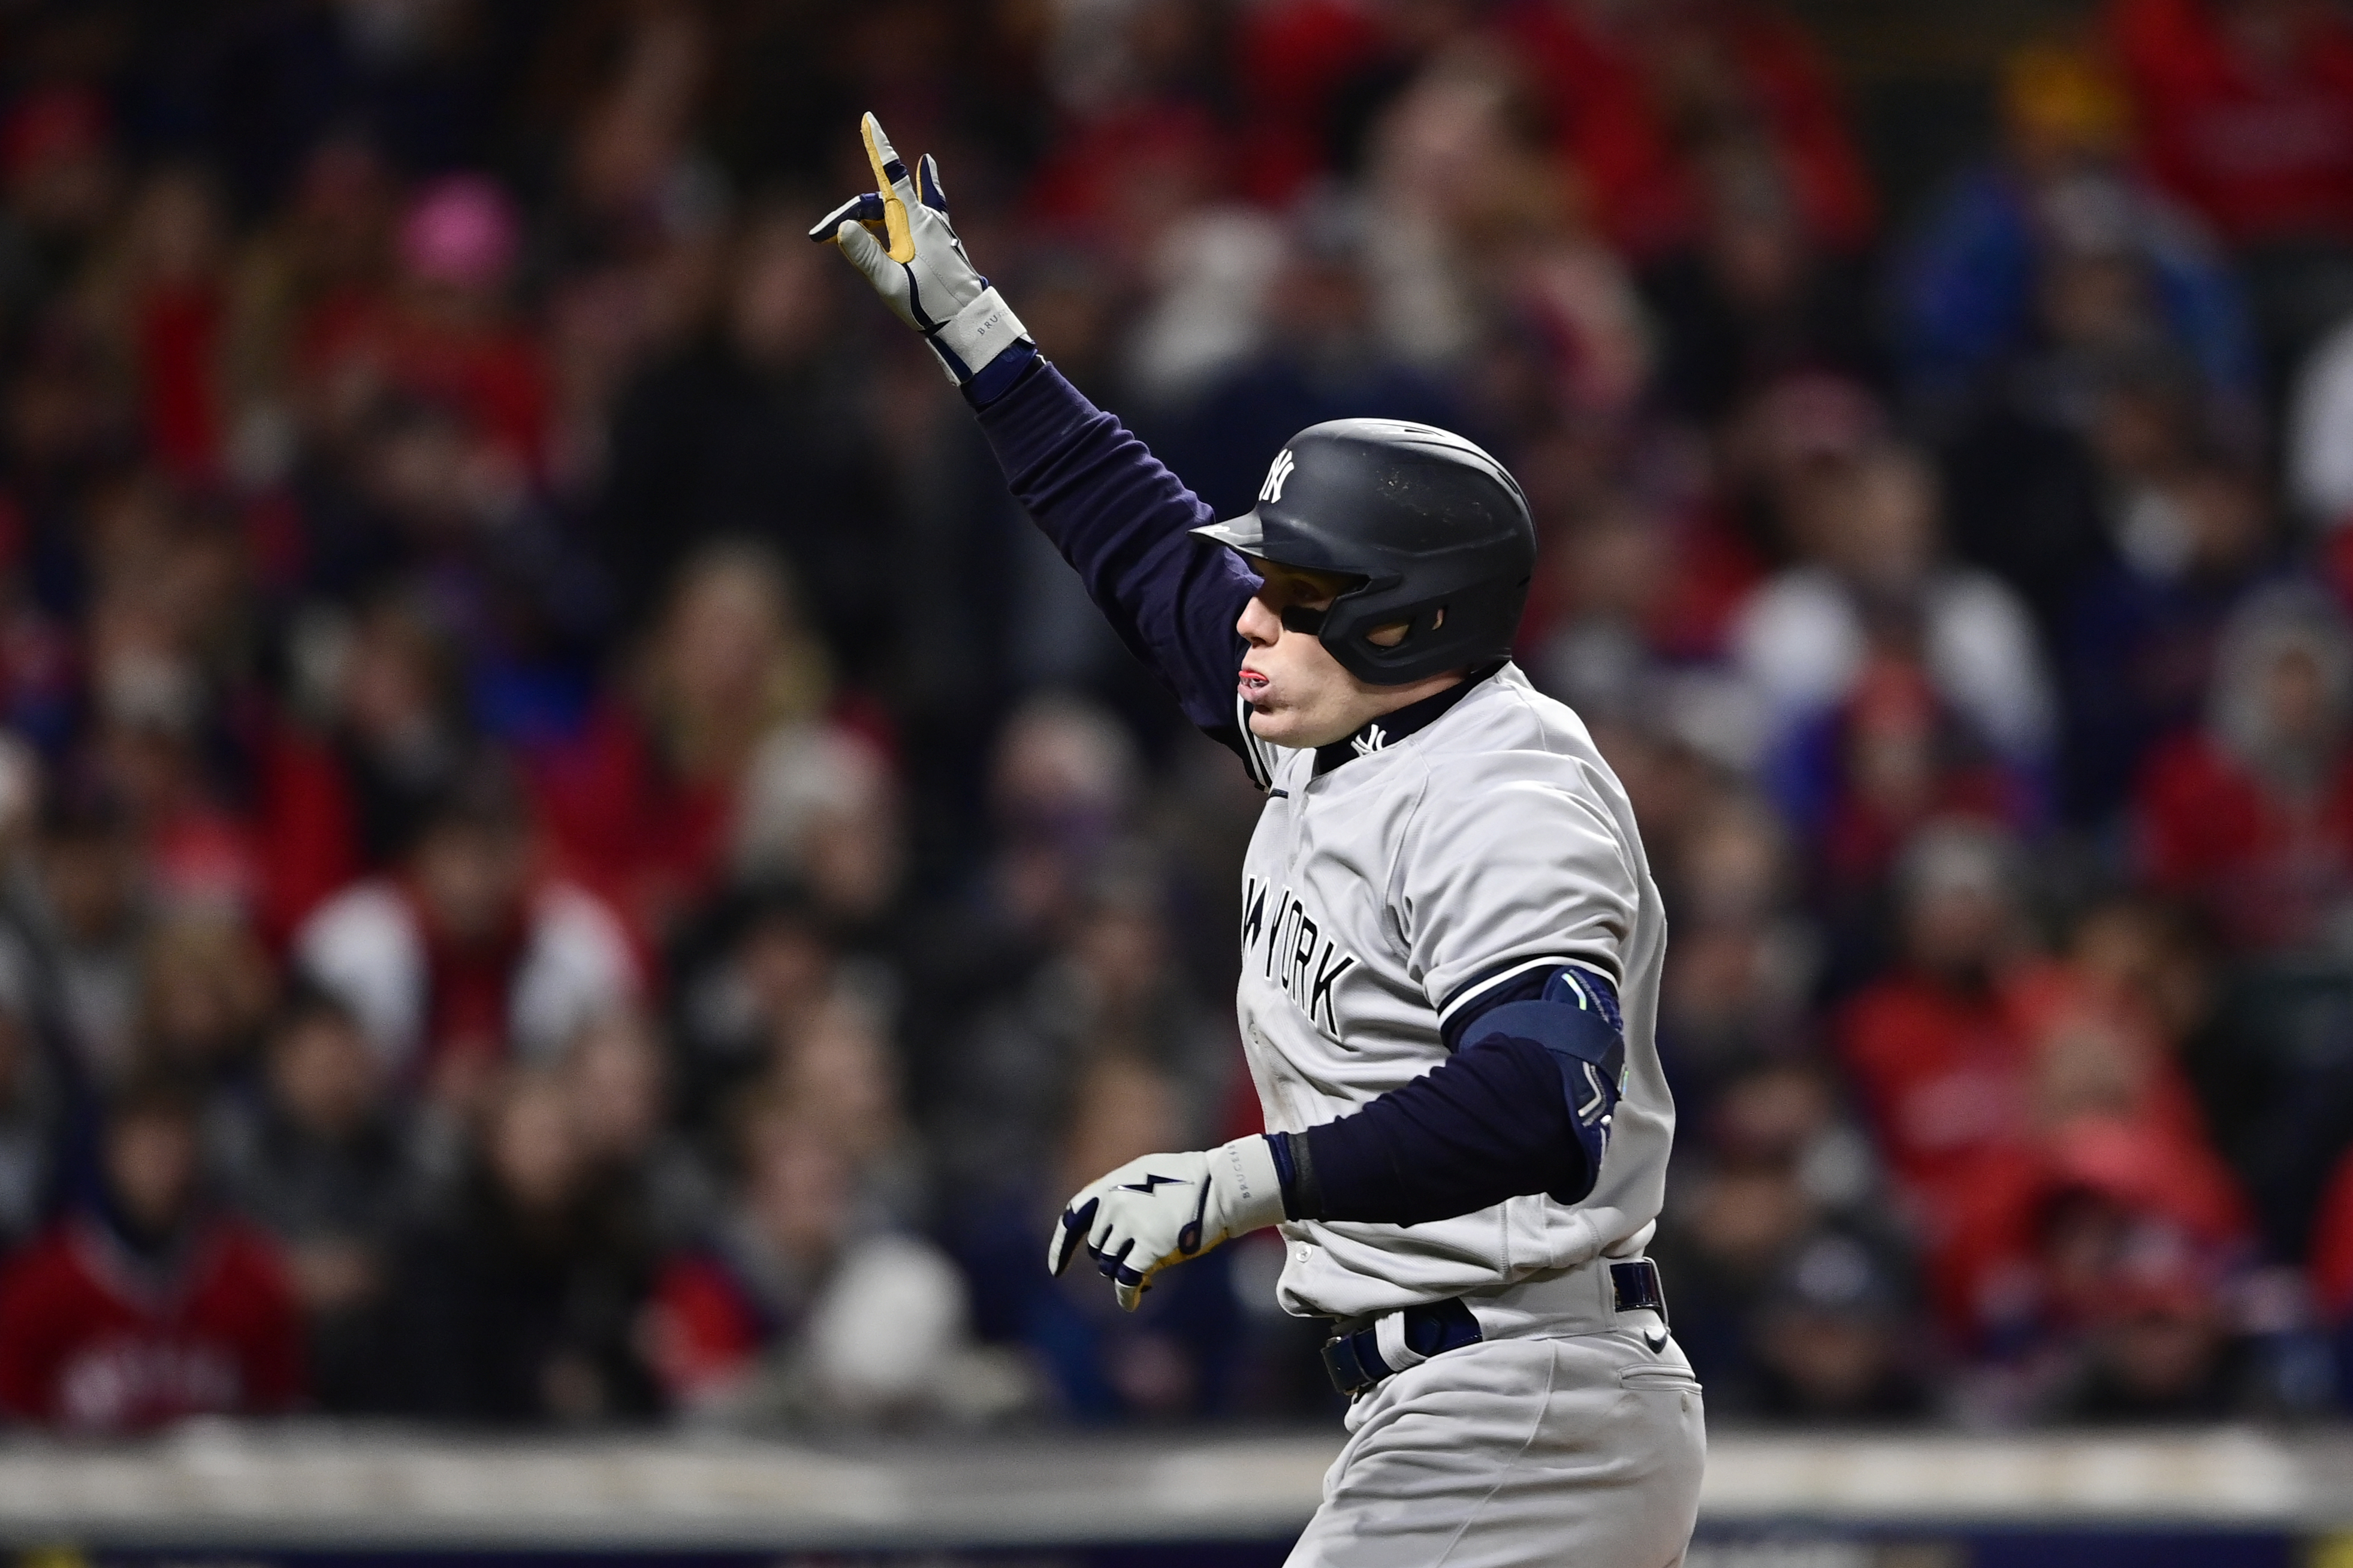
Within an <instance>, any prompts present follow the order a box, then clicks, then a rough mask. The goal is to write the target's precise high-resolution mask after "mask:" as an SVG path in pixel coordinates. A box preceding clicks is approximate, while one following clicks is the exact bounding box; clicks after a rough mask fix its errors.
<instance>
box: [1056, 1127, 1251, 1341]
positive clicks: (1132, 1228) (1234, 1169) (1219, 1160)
mask: <svg viewBox="0 0 2353 1568" xmlns="http://www.w3.org/2000/svg"><path fill="white" fill-rule="evenodd" d="M1282 1217H1283V1214H1282V1180H1281V1178H1280V1177H1279V1176H1278V1175H1277V1174H1276V1173H1275V1167H1274V1152H1273V1150H1272V1149H1271V1148H1270V1147H1269V1146H1268V1143H1267V1141H1266V1140H1265V1139H1264V1138H1263V1137H1260V1136H1256V1135H1253V1136H1251V1137H1248V1138H1237V1139H1235V1140H1234V1141H1233V1142H1230V1143H1224V1144H1220V1145H1219V1147H1217V1148H1215V1149H1208V1150H1195V1151H1193V1152H1189V1153H1184V1154H1146V1155H1145V1157H1144V1158H1143V1159H1141V1160H1130V1161H1129V1162H1128V1163H1126V1164H1124V1165H1122V1166H1121V1167H1120V1168H1119V1169H1118V1170H1116V1171H1113V1173H1111V1174H1109V1175H1107V1176H1104V1177H1103V1178H1102V1179H1101V1180H1099V1181H1096V1182H1093V1183H1092V1184H1089V1185H1087V1186H1084V1187H1082V1188H1080V1189H1079V1191H1078V1193H1077V1194H1075V1195H1074V1196H1072V1198H1071V1201H1070V1203H1069V1205H1066V1206H1065V1207H1064V1208H1063V1210H1062V1218H1061V1222H1060V1224H1058V1225H1057V1226H1055V1227H1054V1234H1053V1237H1052V1238H1051V1239H1050V1240H1049V1241H1048V1242H1047V1243H1046V1267H1047V1268H1050V1269H1052V1270H1053V1271H1054V1272H1055V1273H1056V1274H1060V1273H1061V1271H1062V1270H1063V1269H1065V1268H1069V1267H1070V1263H1071V1258H1072V1257H1073V1256H1074V1255H1075V1254H1076V1253H1077V1252H1078V1250H1079V1247H1081V1245H1082V1244H1083V1245H1084V1246H1085V1247H1086V1249H1087V1253H1088V1255H1089V1256H1090V1257H1092V1258H1093V1259H1094V1260H1095V1267H1096V1268H1098V1269H1100V1270H1101V1271H1102V1272H1103V1274H1104V1276H1106V1277H1107V1278H1108V1279H1110V1280H1111V1282H1112V1285H1113V1289H1114V1290H1116V1292H1117V1293H1118V1296H1119V1304H1120V1305H1121V1306H1122V1307H1124V1308H1126V1309H1127V1310H1129V1311H1131V1312H1133V1311H1134V1310H1135V1308H1136V1303H1137V1302H1139V1301H1141V1300H1143V1299H1144V1293H1145V1291H1146V1290H1148V1289H1151V1288H1152V1277H1153V1275H1155V1274H1156V1273H1158V1272H1159V1271H1160V1270H1161V1269H1163V1268H1167V1267H1168V1265H1170V1264H1172V1263H1180V1262H1182V1261H1184V1260H1185V1259H1186V1258H1192V1257H1196V1256H1198V1255H1199V1254H1201V1253H1204V1252H1207V1251H1208V1250H1209V1248H1211V1247H1215V1246H1217V1245H1218V1244H1219V1242H1221V1241H1225V1240H1228V1239H1229V1238H1230V1237H1237V1236H1242V1235H1245V1234H1247V1233H1248V1232H1250V1231H1253V1230H1257V1229H1259V1228H1260V1227H1261V1226H1270V1225H1272V1224H1274V1223H1275V1222H1276V1221H1278V1220H1280V1219H1282Z"/></svg>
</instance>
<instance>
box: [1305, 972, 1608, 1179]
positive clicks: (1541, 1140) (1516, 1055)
mask: <svg viewBox="0 0 2353 1568" xmlns="http://www.w3.org/2000/svg"><path fill="white" fill-rule="evenodd" d="M1481 1002H1482V1005H1480V1006H1478V1007H1476V1008H1473V1009H1469V1010H1467V1013H1466V1016H1463V1017H1460V1018H1457V1019H1455V1020H1453V1022H1452V1024H1451V1026H1450V1027H1449V1029H1448V1031H1447V1035H1448V1039H1447V1044H1448V1045H1449V1046H1450V1047H1454V1054H1453V1055H1451V1056H1450V1057H1448V1058H1446V1060H1444V1061H1442V1062H1440V1063H1439V1065H1438V1066H1437V1067H1435V1068H1432V1069H1431V1070H1430V1071H1429V1072H1427V1073H1425V1074H1423V1075H1422V1076H1421V1077H1420V1078H1418V1079H1414V1080H1413V1081H1412V1082H1410V1083H1408V1084H1403V1085H1400V1086H1399V1087H1398V1088H1397V1089H1391V1090H1390V1091H1389V1092H1388V1093H1387V1094H1384V1095H1382V1096H1380V1097H1379V1098H1378V1099H1377V1100H1373V1101H1372V1103H1370V1104H1369V1105H1366V1107H1365V1108H1364V1109H1363V1110H1358V1111H1356V1112H1354V1113H1352V1114H1350V1115H1347V1116H1344V1117H1341V1118H1339V1119H1338V1120H1337V1121H1326V1122H1324V1123H1322V1124H1321V1125H1319V1126H1315V1127H1311V1128H1309V1129H1307V1131H1304V1132H1293V1133H1275V1134H1272V1135H1271V1137H1272V1140H1273V1142H1274V1146H1275V1165H1276V1168H1277V1169H1278V1171H1280V1172H1281V1173H1282V1177H1283V1198H1284V1209H1285V1212H1286V1214H1287V1215H1288V1217H1290V1218H1292V1219H1320V1220H1366V1221H1373V1222H1377V1223H1380V1224H1386V1225H1417V1224H1419V1223H1420V1222H1422V1221H1424V1220H1434V1219H1451V1218H1452V1217H1453V1216H1454V1215H1463V1214H1472V1213H1474V1212H1476V1211H1477V1210H1480V1209H1482V1208H1486V1207H1489V1206H1490V1205H1494V1204H1499V1203H1502V1202H1503V1201H1504V1199H1506V1198H1514V1197H1520V1196H1523V1195H1525V1194H1533V1193H1544V1194H1549V1195H1551V1196H1552V1197H1555V1198H1557V1199H1559V1200H1560V1201H1561V1202H1563V1203H1576V1202H1577V1201H1579V1200H1580V1199H1582V1198H1583V1197H1584V1196H1585V1195H1586V1194H1588V1193H1589V1192H1591V1191H1592V1190H1593V1183H1594V1179H1595V1177H1596V1176H1597V1175H1598V1174H1599V1165H1600V1158H1601V1154H1602V1152H1603V1150H1604V1149H1605V1148H1606V1147H1607V1146H1608V1142H1609V1116H1610V1115H1611V1113H1612V1112H1614V1110H1616V1107H1617V1087H1618V1073H1619V1070H1620V1068H1621V1067H1622V1065H1623V1062H1624V1043H1623V1037H1622V1024H1621V1021H1620V1016H1619V1013H1618V1006H1617V995H1616V993H1615V991H1614V990H1613V989H1612V988H1611V987H1610V985H1609V982H1608V981H1606V980H1604V979H1602V978H1601V977H1600V976H1599V975H1597V974H1594V973H1590V972H1589V971H1582V970H1579V971H1574V972H1571V971H1568V970H1567V969H1566V968H1554V969H1548V970H1544V971H1540V972H1536V973H1532V974H1529V975H1525V976H1522V977H1519V978H1518V981H1517V983H1516V984H1512V985H1509V986H1504V987H1498V988H1497V990H1496V992H1495V993H1494V994H1490V995H1487V996H1482V998H1481ZM1580 1112H1582V1114H1580Z"/></svg>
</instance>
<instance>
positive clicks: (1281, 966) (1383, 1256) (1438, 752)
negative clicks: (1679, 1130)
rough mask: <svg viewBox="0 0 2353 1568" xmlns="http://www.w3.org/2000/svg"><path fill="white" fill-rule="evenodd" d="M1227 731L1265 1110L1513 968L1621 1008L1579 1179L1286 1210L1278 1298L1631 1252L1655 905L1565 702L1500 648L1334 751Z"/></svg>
mask: <svg viewBox="0 0 2353 1568" xmlns="http://www.w3.org/2000/svg"><path fill="white" fill-rule="evenodd" d="M1240 723H1241V730H1242V733H1243V734H1244V735H1245V736H1248V735H1249V724H1248V715H1247V714H1246V713H1244V714H1242V715H1240ZM1247 744H1248V748H1249V752H1250V756H1249V758H1248V760H1249V761H1250V763H1251V764H1252V768H1253V771H1254V772H1256V773H1258V774H1259V776H1260V779H1261V783H1263V784H1266V785H1267V787H1268V791H1269V798H1268V801H1267V805H1266V810H1265V813H1264V815H1263V816H1261V818H1260V819H1259V825H1258V829H1257V831H1256V833H1255V834H1254V835H1253V836H1252V837H1251V839H1250V854H1249V858H1248V860H1247V862H1246V864H1245V867H1244V871H1243V883H1242V916H1241V946H1242V976H1241V982H1240V995H1239V1005H1240V1023H1241V1033H1242V1040H1243V1045H1244V1048H1245V1050H1246V1052H1247V1054H1248V1057H1249V1060H1250V1074H1251V1077H1252V1079H1254V1080H1255V1082H1256V1084H1257V1087H1258V1091H1259V1100H1260V1102H1261V1105H1262V1106H1263V1107H1264V1109H1265V1114H1266V1121H1267V1126H1268V1128H1269V1130H1270V1131H1288V1132H1299V1131H1305V1130H1306V1129H1307V1128H1309V1127H1311V1126H1314V1125H1317V1124H1319V1123H1322V1122H1326V1121H1333V1120H1335V1118H1338V1117H1341V1116H1345V1115H1346V1114H1347V1113H1349V1112H1351V1111H1353V1110H1358V1109H1360V1108H1361V1107H1363V1106H1364V1105H1365V1104H1366V1102H1368V1101H1370V1100H1373V1099H1374V1098H1375V1097H1377V1096H1378V1095H1381V1094H1384V1093H1386V1092H1388V1090H1390V1089H1396V1088H1398V1087H1399V1086H1400V1085H1402V1084H1405V1083H1408V1082H1409V1081H1411V1080H1412V1079H1416V1078H1419V1076H1421V1075H1422V1074H1424V1073H1426V1072H1428V1071H1430V1069H1431V1068H1434V1067H1436V1066H1437V1065H1438V1064H1439V1063H1440V1062H1441V1061H1443V1060H1444V1059H1445V1058H1446V1054H1447V1052H1446V1047H1445V1046H1444V1045H1443V1044H1442V1043H1441V1040H1440V1027H1441V1026H1442V1024H1443V1022H1444V1021H1445V1020H1446V1019H1447V1018H1448V1017H1449V1016H1451V1015H1452V1013H1453V1012H1454V1010H1456V1009H1458V1008H1461V1007H1462V1006H1463V1005H1466V1004H1468V1003H1470V1002H1472V1001H1473V1000H1475V998H1476V997H1477V995H1478V994H1480V993H1481V992H1482V991H1483V990H1484V989H1485V988H1486V987H1488V986H1490V985H1495V984H1503V983H1504V982H1505V981H1507V980H1509V979H1511V978H1512V977H1513V976H1514V975H1515V974H1519V973H1525V971H1527V970H1529V969H1532V968H1550V967H1553V966H1556V965H1560V964H1574V965H1579V966H1582V967H1585V968H1588V969H1592V970H1595V971H1598V972H1599V973H1602V974H1603V975H1605V976H1607V977H1608V978H1609V980H1610V981H1611V982H1612V983H1613V984H1614V985H1615V986H1616V987H1617V990H1618V993H1619V997H1620V1006H1621V1008H1622V1010H1623V1015H1624V1037H1625V1043H1626V1061H1627V1076H1626V1085H1625V1091H1624V1097H1623V1099H1622V1100H1621V1102H1620V1105H1619V1107H1618V1110H1617V1113H1616V1117H1615V1120H1614V1121H1613V1123H1612V1128H1611V1134H1610V1138H1609V1149H1608V1152H1607V1154H1606V1155H1605V1156H1604V1158H1603V1160H1602V1162H1601V1168H1600V1171H1599V1175H1598V1178H1597V1180H1596V1181H1595V1184H1594V1186H1593V1190H1592V1192H1591V1193H1590V1194H1588V1196H1587V1197H1586V1198H1585V1199H1584V1200H1583V1201H1582V1202H1580V1203H1577V1204H1574V1205H1570V1204H1563V1203H1559V1202H1557V1201H1556V1200H1554V1199H1552V1198H1549V1197H1546V1196H1542V1195H1535V1196H1528V1197H1516V1198H1512V1199H1510V1200H1508V1201H1506V1202H1504V1203H1501V1204H1498V1205H1494V1206H1493V1207H1492V1208H1486V1209H1482V1210H1479V1211H1478V1212H1476V1213H1473V1214H1466V1215H1460V1216H1458V1217H1456V1218H1453V1219H1447V1220H1438V1221H1430V1222H1425V1223H1422V1224H1419V1225H1414V1226H1395V1225H1373V1224H1357V1223H1325V1222H1317V1221H1302V1222H1293V1223H1288V1224H1285V1225H1284V1226H1282V1234H1283V1237H1284V1238H1285V1240H1286V1243H1287V1245H1288V1257H1287V1259H1286V1261H1285V1264H1284V1268H1283V1271H1282V1286H1281V1297H1282V1305H1283V1306H1284V1308H1285V1309H1286V1310H1290V1311H1293V1312H1296V1313H1303V1314H1310V1315H1317V1316H1325V1317H1337V1318H1349V1317H1356V1316H1360V1315H1363V1314H1368V1313H1376V1312H1384V1311H1388V1310H1393V1309H1396V1308H1399V1307H1404V1306H1409V1305H1412V1304H1415V1303H1418V1302H1427V1301H1436V1300H1442V1299H1444V1298H1447V1297H1450V1296H1456V1295H1461V1294H1463V1293H1465V1292H1476V1291H1481V1290H1493V1289H1496V1288H1498V1287H1501V1286H1504V1285H1509V1284H1512V1283H1514V1282H1517V1281H1519V1280H1522V1279H1526V1278H1528V1277H1529V1276H1531V1275H1534V1274H1537V1273H1540V1272H1545V1271H1548V1270H1557V1269H1562V1268H1570V1267H1573V1266H1575V1265H1577V1264H1579V1263H1584V1262H1587V1261H1588V1260H1590V1259H1592V1258H1597V1257H1605V1256H1606V1257H1613V1258H1630V1257H1634V1256H1637V1255H1639V1254H1640V1253H1641V1250H1642V1248H1643V1247H1644V1245H1645V1244H1646V1243H1647V1242H1648V1241H1649V1239H1650V1236H1651V1229H1652V1227H1653V1223H1654V1221H1655V1220H1656V1218H1657V1215H1658V1212H1659V1206H1660V1204H1661V1202H1662V1197H1663V1194H1664V1190H1665V1176H1666V1163H1667V1151H1668V1145H1669V1143H1670V1142H1671V1141H1672V1134H1673V1130H1674V1109H1673V1105H1672V1101H1671V1100H1670V1098H1669V1096H1668V1092H1667V1086H1666V1079H1665V1078H1664V1075H1663V1074H1662V1072H1661V1070H1660V1068H1659V1058H1658V1051H1657V1048H1656V1046H1655V1044H1654V1041H1653V1028H1654V1026H1655V1022H1656V1019H1657V1016H1658V995H1659V971H1660V965H1661V961H1662V957H1663V954H1664V952H1665V949H1666V920H1665V917H1664V914H1663V912H1662V910H1661V908H1660V902H1659V893H1658V889H1657V888H1656V887H1655V886H1654V885H1653V883H1652V882H1651V873H1650V867H1649V863H1648V862H1647V860H1646V859H1645V858H1644V857H1643V854H1642V841H1641V837H1640V835H1639V834H1638V833H1637V832H1636V830H1635V826H1634V814H1633V809H1632V807H1631V806H1630V805H1629V804H1628V802H1627V799H1626V792H1625V790H1624V789H1623V788H1622V787H1621V786H1620V784H1619V783H1618V780H1617V777H1616V775H1615V774H1613V773H1611V772H1610V770H1609V764H1608V763H1605V762H1604V761H1603V760H1602V758H1601V754H1600V752H1599V751H1598V750H1597V749H1596V748H1595V746H1594V744H1593V739H1592V737H1591V736H1590V735H1589V734H1588V733H1587V732H1586V729H1585V725H1584V723H1583V721H1580V720H1579V719H1578V718H1577V715H1576V714H1575V713H1574V712H1573V711H1571V710H1569V709H1568V708H1567V707H1566V706H1564V705H1563V704H1561V703H1559V702H1556V701H1554V700H1552V699H1550V698H1548V697H1546V696H1545V695H1544V694H1543V693H1541V692H1539V691H1537V690H1536V689H1535V688H1534V687H1532V686H1530V685H1529V683H1528V680H1527V678H1526V677H1525V675H1523V674H1522V673H1521V672H1520V670H1519V669H1518V668H1517V667H1515V666H1513V665H1509V664H1506V665H1505V666H1504V668H1502V669H1500V670H1498V671H1497V672H1496V673H1495V674H1493V675H1492V676H1490V677H1489V678H1487V679H1485V680H1483V681H1481V682H1479V683H1478V684H1477V685H1476V686H1475V687H1474V688H1473V689H1472V690H1471V691H1470V692H1469V693H1468V694H1467V695H1465V696H1463V697H1462V698H1461V700H1459V701H1457V702H1455V703H1454V704H1453V706H1451V708H1449V709H1447V710H1445V711H1444V712H1443V713H1441V714H1440V715H1439V716H1438V717H1437V718H1436V719H1435V720H1434V721H1430V723H1429V724H1427V725H1426V726H1425V727H1423V728H1421V729H1419V730H1417V731H1414V732H1413V733H1411V734H1409V735H1405V736H1402V737H1399V738H1398V739H1396V740H1394V741H1393V742H1392V741H1389V740H1388V738H1387V736H1386V735H1385V734H1384V732H1383V731H1382V730H1381V728H1380V726H1379V725H1378V724H1377V723H1376V724H1374V725H1371V726H1368V727H1367V728H1366V731H1363V732H1362V733H1361V734H1360V735H1359V736H1358V738H1357V740H1356V742H1355V745H1356V752H1357V754H1356V757H1355V758H1354V760H1352V761H1350V762H1349V763H1346V764H1345V765H1344V766H1341V767H1337V768H1333V769H1329V770H1328V771H1325V772H1323V773H1317V772H1316V768H1315V755H1314V752H1305V751H1290V750H1286V749H1283V748H1280V747H1275V746H1271V745H1269V744H1267V743H1266V742H1262V741H1259V740H1257V739H1256V738H1255V737H1250V739H1249V741H1248V742H1247Z"/></svg>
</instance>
